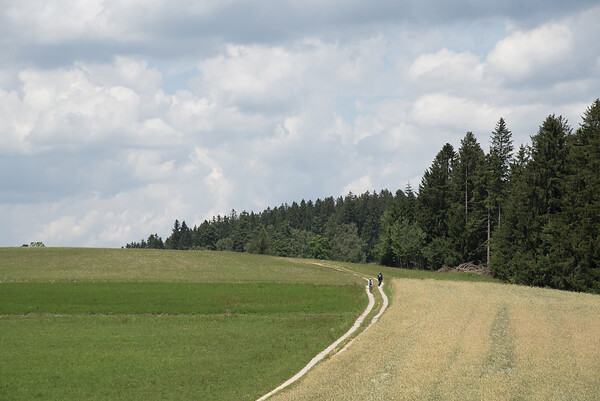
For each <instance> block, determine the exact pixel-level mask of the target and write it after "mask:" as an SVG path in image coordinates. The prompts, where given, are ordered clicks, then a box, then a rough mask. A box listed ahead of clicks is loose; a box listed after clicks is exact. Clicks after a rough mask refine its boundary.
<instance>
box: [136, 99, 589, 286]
mask: <svg viewBox="0 0 600 401" xmlns="http://www.w3.org/2000/svg"><path fill="white" fill-rule="evenodd" d="M531 141H532V143H531V145H529V146H523V145H521V146H520V148H519V149H518V150H517V152H516V153H515V151H514V150H515V149H514V146H513V141H512V133H511V131H509V129H508V128H507V125H506V122H505V121H504V119H502V118H501V119H500V120H499V121H498V123H497V124H496V127H495V129H494V131H493V132H492V134H491V141H490V143H491V145H490V149H489V152H488V153H487V154H486V153H485V152H484V151H483V149H482V148H481V146H480V145H479V143H478V141H477V139H476V137H475V135H474V134H473V133H472V132H467V133H466V135H465V137H464V138H463V139H462V141H461V144H460V148H458V150H455V149H454V148H453V146H452V145H450V144H445V145H444V146H443V147H442V149H441V150H440V152H439V153H438V154H437V155H436V157H435V159H434V160H433V163H432V165H431V167H430V168H429V169H427V170H426V171H425V173H424V175H423V178H422V180H421V183H420V185H419V189H418V193H414V192H413V190H412V189H411V188H410V186H408V187H407V188H406V189H405V190H404V191H402V190H398V191H396V193H395V194H392V193H391V192H389V191H387V190H383V191H381V192H380V193H376V192H373V193H370V192H366V193H364V194H362V195H359V196H357V195H354V194H352V193H350V194H349V195H347V196H346V197H339V198H337V199H334V198H333V197H329V198H325V199H324V200H320V199H317V201H315V202H314V203H313V202H312V201H308V202H305V201H304V200H302V201H301V202H300V203H299V204H298V203H296V202H293V203H292V204H291V205H288V204H284V205H282V206H280V207H276V208H274V209H270V208H267V209H266V210H265V211H263V212H261V213H257V214H255V213H253V212H251V213H247V212H242V213H240V214H238V213H237V212H236V211H235V210H232V211H231V213H230V215H229V216H223V217H222V216H216V217H213V219H212V220H211V221H204V222H203V223H202V224H200V225H199V226H194V227H193V228H189V227H188V226H187V225H186V223H185V221H184V222H182V223H181V224H180V223H179V221H178V220H176V221H175V224H174V227H173V230H172V232H171V235H170V236H169V237H168V238H167V239H166V240H165V242H164V244H163V241H162V239H161V238H160V237H158V235H156V234H153V235H151V236H150V237H149V238H148V240H147V241H144V240H142V241H141V243H131V244H127V247H137V248H166V249H210V250H228V251H238V252H253V253H263V254H271V255H278V256H293V257H310V258H318V259H335V260H341V261H349V262H371V261H377V262H379V263H381V264H384V265H389V266H397V267H405V268H417V269H439V268H440V267H442V266H443V265H447V266H456V265H458V264H460V263H462V262H467V261H468V262H474V263H476V264H485V265H487V266H489V267H491V268H492V271H493V273H494V275H495V276H497V277H500V278H502V279H504V280H506V281H509V282H514V283H521V284H527V285H536V286H548V287H553V288H559V289H567V290H575V291H589V292H600V267H599V261H600V174H598V172H599V171H600V100H596V101H595V102H594V103H593V104H592V105H591V106H590V107H589V108H588V109H587V110H586V112H585V114H584V116H583V123H582V124H581V126H580V128H579V129H577V130H576V132H575V133H573V131H572V128H571V127H570V126H569V125H568V123H567V121H566V120H565V119H564V118H562V117H560V116H559V117H556V116H555V115H550V116H548V117H547V118H546V120H545V121H544V122H543V123H542V125H541V126H540V127H539V130H538V132H537V134H535V135H533V136H532V137H531Z"/></svg>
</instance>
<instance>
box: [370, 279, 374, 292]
mask: <svg viewBox="0 0 600 401" xmlns="http://www.w3.org/2000/svg"><path fill="white" fill-rule="evenodd" d="M369 291H370V292H373V280H371V277H369Z"/></svg>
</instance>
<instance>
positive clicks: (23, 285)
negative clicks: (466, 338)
mask: <svg viewBox="0 0 600 401" xmlns="http://www.w3.org/2000/svg"><path fill="white" fill-rule="evenodd" d="M0 277H1V280H0V281H1V282H0V333H1V338H2V347H0V360H1V361H2V363H0V377H1V378H2V380H0V399H2V400H4V399H6V400H33V399H40V400H82V399H85V400H198V399H203V400H244V399H250V400H251V399H256V398H258V397H259V396H260V395H262V394H264V393H266V392H268V391H270V390H271V389H272V388H273V387H275V386H276V385H277V384H279V383H281V382H283V381H285V380H286V379H288V378H289V377H290V376H292V375H293V374H294V373H295V372H296V371H298V370H299V369H300V368H301V367H302V366H304V365H305V364H306V363H307V362H308V361H309V360H310V359H311V358H312V357H313V356H314V355H315V354H317V353H318V352H320V351H321V350H322V349H324V348H325V347H326V346H327V345H329V344H330V343H332V342H333V341H334V340H335V339H337V338H338V337H339V336H340V335H342V334H343V333H344V332H345V331H346V330H347V329H348V328H349V327H350V326H351V325H352V323H353V322H354V320H355V319H356V317H357V316H358V314H360V312H361V311H362V309H364V307H365V305H366V303H367V299H366V298H367V297H366V295H365V293H364V283H362V282H361V281H360V279H358V278H356V277H355V276H353V275H351V274H344V273H340V272H338V271H335V270H333V269H327V268H323V267H318V266H315V265H313V264H311V263H309V261H296V260H291V259H280V258H272V257H263V256H257V255H247V254H230V253H220V252H219V253H217V252H169V251H149V250H122V249H69V248H64V249H53V248H46V249H20V248H5V249H0ZM334 284H335V285H334Z"/></svg>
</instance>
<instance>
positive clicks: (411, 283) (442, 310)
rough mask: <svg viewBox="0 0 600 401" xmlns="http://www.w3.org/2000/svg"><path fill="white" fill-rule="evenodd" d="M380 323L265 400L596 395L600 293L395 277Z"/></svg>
mask: <svg viewBox="0 0 600 401" xmlns="http://www.w3.org/2000/svg"><path fill="white" fill-rule="evenodd" d="M388 285H391V287H392V290H393V294H394V297H393V302H391V306H390V307H389V308H388V310H387V311H386V313H385V314H384V315H383V316H381V318H380V319H379V322H378V323H377V324H375V325H373V326H372V327H371V328H370V329H369V330H367V331H365V332H363V333H362V334H361V335H360V336H358V337H357V338H356V339H355V340H354V341H353V343H352V345H351V346H350V347H348V348H347V349H346V350H345V351H344V352H340V353H337V354H336V355H334V356H332V357H331V358H329V359H327V360H325V361H323V362H322V363H320V364H318V365H317V366H315V367H314V368H313V369H312V370H311V371H310V372H308V373H307V374H306V375H305V376H304V377H303V378H302V379H301V380H299V381H298V382H297V383H295V384H294V385H292V386H290V387H288V388H287V389H284V390H283V391H281V392H279V393H277V394H275V395H274V396H273V397H271V398H269V400H273V401H275V400H277V401H281V400H349V401H352V400H356V401H366V400H421V399H426V400H464V399H484V400H506V399H533V400H545V399H570V400H589V399H595V397H597V395H598V394H600V341H598V337H597V333H598V332H599V331H600V297H598V296H593V295H590V294H575V293H564V292H560V291H555V290H545V289H535V288H529V287H519V286H508V285H503V284H496V283H465V282H451V281H441V280H411V279H402V280H400V279H395V280H392V281H391V282H390V281H388Z"/></svg>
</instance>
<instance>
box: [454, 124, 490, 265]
mask: <svg viewBox="0 0 600 401" xmlns="http://www.w3.org/2000/svg"><path fill="white" fill-rule="evenodd" d="M484 161H485V154H484V153H483V150H482V149H481V146H480V145H479V143H478V142H477V139H476V138H475V136H474V135H473V133H472V132H467V134H466V135H465V137H464V138H463V139H462V141H461V147H460V149H459V151H458V156H457V158H456V160H455V163H454V168H453V170H452V176H451V184H452V185H451V188H452V194H451V200H452V204H451V205H450V214H449V222H448V238H449V240H450V241H451V242H452V243H453V244H454V251H455V256H454V259H455V263H457V262H461V261H462V262H466V261H472V262H473V261H475V262H479V261H481V260H482V259H483V256H484V254H483V250H484V244H485V241H486V236H485V235H486V230H485V204H484V200H485V186H484V177H485V164H484Z"/></svg>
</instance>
